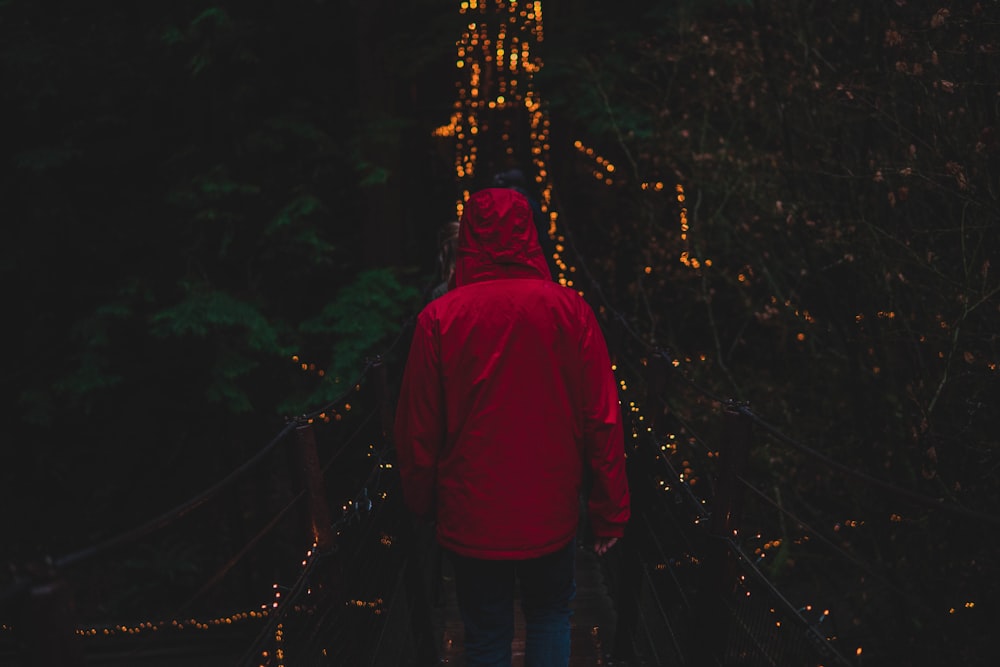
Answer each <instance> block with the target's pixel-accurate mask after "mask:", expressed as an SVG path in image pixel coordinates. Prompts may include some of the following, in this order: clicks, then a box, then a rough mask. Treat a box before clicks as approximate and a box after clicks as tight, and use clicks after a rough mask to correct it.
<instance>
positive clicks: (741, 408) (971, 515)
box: [734, 405, 1000, 526]
mask: <svg viewBox="0 0 1000 667" xmlns="http://www.w3.org/2000/svg"><path fill="white" fill-rule="evenodd" d="M734 409H735V410H737V411H738V412H739V413H741V414H743V415H744V416H746V417H747V418H748V419H750V420H751V421H753V423H754V424H756V425H757V426H760V427H761V428H762V429H764V430H765V431H767V432H768V433H769V434H770V435H771V436H773V437H774V438H776V439H777V440H779V441H781V442H783V443H785V444H786V445H789V446H791V447H793V448H794V449H796V450H798V451H800V452H802V453H804V454H808V455H809V456H811V457H813V458H815V459H817V460H819V461H822V462H823V463H824V464H826V465H827V466H829V467H830V468H832V469H834V470H837V471H838V472H841V473H844V474H846V475H850V476H852V477H856V478H858V479H860V480H862V481H864V482H867V483H868V484H871V485H872V486H877V487H879V488H880V489H883V490H885V491H888V492H890V493H893V494H895V495H897V496H900V497H902V498H905V499H907V500H910V501H912V502H915V503H917V504H920V505H924V506H926V507H930V508H932V509H940V510H945V511H947V512H951V513H952V514H955V515H958V516H962V517H965V518H967V519H976V520H979V521H985V522H986V523H990V524H993V525H995V526H1000V517H996V516H992V515H989V514H984V513H982V512H977V511H975V510H970V509H968V508H965V507H962V506H961V505H955V504H953V503H946V502H944V501H943V500H936V499H934V498H931V497H929V496H925V495H923V494H920V493H915V492H913V491H908V490H907V489H903V488H901V487H898V486H896V485H894V484H891V483H889V482H886V481H883V480H881V479H879V478H877V477H873V476H872V475H869V474H868V473H865V472H861V471H860V470H855V469H854V468H851V467H849V466H846V465H844V464H842V463H839V462H837V461H834V460H833V459H831V458H830V457H829V456H827V455H826V454H823V453H822V452H819V451H816V450H815V449H813V448H812V447H807V446H806V445H803V444H801V443H800V442H798V441H796V440H794V439H793V438H790V437H788V436H787V435H785V434H784V433H782V432H781V431H780V430H778V429H777V428H775V427H773V426H771V425H770V424H768V423H767V422H765V421H764V420H763V419H761V418H760V417H758V416H757V415H756V414H755V413H754V412H753V411H752V410H750V409H749V408H748V407H746V406H745V405H737V406H734Z"/></svg>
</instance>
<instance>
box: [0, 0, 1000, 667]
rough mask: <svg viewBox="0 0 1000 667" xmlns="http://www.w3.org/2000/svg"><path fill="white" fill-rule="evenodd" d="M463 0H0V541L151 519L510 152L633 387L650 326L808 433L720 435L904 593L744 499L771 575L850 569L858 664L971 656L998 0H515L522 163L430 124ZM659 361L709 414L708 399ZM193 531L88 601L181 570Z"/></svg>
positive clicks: (258, 427) (188, 561)
mask: <svg viewBox="0 0 1000 667" xmlns="http://www.w3.org/2000/svg"><path fill="white" fill-rule="evenodd" d="M459 4H460V3H459V2H457V1H456V2H441V1H440V0H409V1H408V2H396V3H391V4H390V3H387V2H383V1H382V0H351V1H337V2H334V1H332V0H328V1H324V0H291V1H289V2H284V3H277V2H209V1H207V0H178V1H170V2H166V1H151V2H141V3H121V2H113V1H111V0H97V1H95V2H88V3H81V2H59V1H57V0H49V1H43V2H29V1H27V0H0V71H2V80H3V82H4V85H3V86H2V88H0V100H2V105H3V108H4V109H5V113H4V116H5V117H6V118H7V121H5V122H4V123H3V124H2V125H0V133H2V145H3V152H2V161H0V170H2V172H0V173H2V178H0V216H2V220H3V223H4V229H5V230H6V232H5V233H7V234H9V236H8V237H7V240H6V242H5V243H3V246H2V250H0V253H2V254H0V271H2V274H3V278H2V282H3V287H4V304H5V311H6V312H7V313H8V315H7V317H6V321H7V322H8V327H10V328H13V329H14V330H15V333H14V335H13V336H12V337H11V338H8V341H9V342H8V344H7V349H8V351H9V352H10V353H11V354H10V356H9V357H8V360H7V361H6V362H5V364H4V371H3V382H2V392H3V393H2V397H0V400H2V405H3V409H4V420H3V422H4V425H5V430H4V433H5V437H4V439H3V447H2V455H0V456H2V458H0V476H2V478H0V531H2V540H0V561H2V562H3V563H5V564H9V565H10V566H11V567H9V568H8V569H9V570H10V573H12V572H14V571H15V570H16V567H15V566H19V565H20V564H24V563H30V562H34V561H38V560H40V559H44V558H45V557H46V556H53V555H58V554H62V553H67V552H70V551H73V550H75V549H79V548H81V547H85V546H86V545H88V544H92V543H95V542H97V541H100V540H102V539H105V538H107V537H108V536H110V535H114V534H116V533H118V532H120V531H123V530H127V529H129V528H131V527H132V526H135V525H137V524H139V523H141V522H143V521H146V520H148V519H149V518H151V517H154V516H156V515H158V514H159V513H161V512H163V511H165V510H167V509H168V508H170V507H172V506H174V505H176V504H178V503H180V502H182V501H184V500H185V499H187V498H190V497H191V496H193V495H194V494H197V493H198V492H199V491H201V490H202V489H204V488H206V487H207V486H209V485H211V484H213V483H214V482H215V481H217V480H218V479H219V478H221V477H223V476H225V475H226V474H227V473H228V472H229V471H230V470H232V469H233V468H234V467H236V466H238V465H239V464H240V463H241V462H243V461H245V460H246V459H247V458H249V457H250V456H252V455H253V453H254V452H255V451H257V450H258V448H259V447H260V446H261V445H262V444H263V443H264V442H266V441H267V440H268V439H269V438H270V437H271V435H273V433H275V432H276V431H277V430H279V429H280V428H281V426H282V424H283V423H285V420H286V419H287V418H288V417H289V416H291V415H299V414H302V413H305V412H308V411H309V410H311V409H313V408H316V407H317V406H321V405H324V404H326V403H327V402H329V401H332V400H334V399H336V398H337V397H338V396H341V395H342V394H343V393H344V391H345V390H346V389H349V388H350V387H351V385H352V383H353V382H354V381H355V378H356V377H357V376H358V374H359V373H360V372H361V369H362V368H363V366H364V364H365V361H366V359H370V357H371V356H372V355H376V354H382V353H384V352H385V350H387V349H390V348H391V349H392V350H393V351H392V353H391V354H390V355H389V357H388V358H387V359H386V361H387V362H388V364H389V365H390V368H393V367H396V366H398V365H399V364H400V363H401V362H402V360H403V359H404V358H405V345H396V346H393V342H394V341H396V340H397V337H398V336H399V335H400V331H401V329H402V327H403V323H404V322H405V321H406V320H407V318H409V317H411V316H412V315H413V314H414V313H415V312H417V311H418V310H419V309H420V307H421V305H422V304H423V303H424V301H425V299H426V295H427V293H428V290H429V289H430V287H432V286H433V284H434V283H435V281H436V279H437V274H436V270H437V267H436V264H435V262H436V252H437V250H436V235H437V233H438V229H439V227H440V226H441V225H442V224H443V223H445V222H447V221H448V220H451V219H454V218H455V215H456V212H455V205H456V201H458V200H459V199H460V198H461V196H462V193H463V192H464V191H468V190H469V189H475V188H476V187H483V186H485V185H487V184H488V179H489V177H490V176H491V174H492V173H493V172H495V171H497V170H500V169H503V168H507V167H510V166H518V167H520V168H522V169H524V170H525V171H527V172H528V175H529V177H530V178H531V179H532V181H533V182H535V183H538V184H542V183H543V181H544V182H546V183H551V189H550V190H548V191H547V193H548V195H550V197H551V198H550V201H549V202H547V203H548V206H549V207H551V209H552V210H554V211H558V218H557V224H558V228H559V231H558V232H557V234H558V236H557V238H556V241H557V242H558V243H559V247H560V249H562V250H563V254H564V257H566V271H567V274H566V276H567V278H568V280H569V281H570V282H571V284H573V286H574V287H579V288H580V289H581V291H583V292H584V294H585V296H586V298H588V300H589V301H591V303H592V305H593V306H594V309H595V311H596V312H597V313H598V315H599V316H600V318H601V321H602V324H604V325H606V328H607V336H608V340H609V346H611V347H612V350H613V355H614V358H615V360H616V363H618V364H619V365H620V366H621V367H622V368H623V369H626V370H628V369H633V368H634V369H635V370H636V373H637V374H638V376H637V377H636V378H635V383H637V384H639V385H642V386H640V387H634V389H637V390H641V389H643V388H645V386H644V383H645V380H644V379H643V378H644V377H645V376H642V373H644V372H646V371H645V370H644V369H645V368H648V364H649V362H650V357H649V354H650V350H662V351H663V352H664V353H665V354H668V355H669V356H670V358H671V359H672V360H673V361H674V363H673V366H674V367H675V372H678V373H682V374H683V375H684V376H685V377H686V378H688V379H690V380H691V382H692V383H695V384H697V385H698V386H700V387H703V388H707V390H708V392H709V393H710V394H713V395H715V396H718V397H725V398H727V399H732V400H735V401H739V402H745V404H747V405H749V406H750V407H751V408H752V409H753V410H754V411H755V412H756V413H757V414H759V415H760V416H761V417H762V418H763V419H765V420H766V421H767V422H768V423H769V424H770V425H771V426H773V427H774V428H775V429H778V430H780V431H781V432H782V433H785V434H787V435H788V436H790V437H791V438H793V439H795V440H796V441H797V442H801V443H805V444H806V445H808V447H810V448H812V449H813V450H815V451H817V452H820V453H822V455H823V456H824V457H826V458H827V459H829V460H830V461H833V462H835V463H836V465H837V466H839V467H840V468H841V469H842V470H840V472H837V473H834V472H831V470H830V468H829V467H825V466H824V465H821V464H818V463H817V462H816V459H815V458H812V457H810V456H808V455H806V454H803V453H802V452H801V451H799V450H797V449H795V448H790V447H786V446H782V444H781V443H780V442H777V441H775V440H773V439H767V438H763V437H760V438H758V439H755V441H754V446H753V449H752V451H751V454H750V462H749V469H750V470H751V471H752V474H753V476H754V479H755V480H757V481H758V489H759V490H760V491H761V492H763V493H765V494H767V495H768V496H769V497H772V498H776V502H777V503H778V504H779V505H781V506H782V507H783V508H785V509H787V510H788V511H790V512H792V513H793V514H794V515H795V516H797V517H799V518H800V519H801V522H802V523H803V524H808V525H810V526H813V527H815V528H817V529H820V530H821V531H822V532H824V533H826V534H827V535H828V539H829V540H830V541H831V543H832V544H835V545H836V546H837V548H838V549H840V550H843V551H846V552H849V553H850V554H851V555H852V557H853V558H856V559H858V560H861V561H863V562H864V563H866V564H867V567H868V568H870V570H873V571H875V572H878V573H879V576H884V577H885V578H886V579H888V580H890V581H891V586H889V587H890V588H892V589H893V590H894V591H896V592H897V593H898V594H899V596H898V599H897V600H895V601H893V602H886V601H884V600H879V599H872V598H871V597H869V596H870V595H871V593H870V592H868V591H866V590H865V587H864V586H862V585H860V584H859V585H858V586H857V587H853V588H839V589H838V587H839V586H842V584H838V583H832V582H835V581H836V580H837V575H838V572H839V571H838V570H837V568H838V567H842V566H840V565H837V564H836V563H835V561H834V559H833V558H829V559H826V558H825V557H823V556H817V555H815V554H813V553H812V552H807V551H806V550H804V549H801V550H800V548H799V546H798V545H799V542H797V541H796V537H797V535H799V530H798V528H797V527H796V526H794V525H791V524H790V523H785V522H783V521H781V520H779V519H778V518H776V517H777V513H774V512H772V511H771V510H769V509H768V508H766V507H764V506H763V504H762V505H761V506H760V507H755V506H751V507H750V508H749V509H748V510H747V511H748V516H749V517H750V518H751V522H752V523H753V524H754V525H755V526H757V527H758V528H759V529H760V530H761V531H762V532H765V533H766V532H768V531H771V534H772V535H773V536H774V541H773V542H772V541H767V540H765V541H766V542H767V547H766V548H765V547H764V546H762V545H758V546H759V547H760V549H761V553H764V552H767V553H766V555H767V558H766V559H764V560H765V566H766V568H767V572H768V574H769V575H770V576H771V577H772V578H773V579H774V580H775V581H778V582H781V583H782V584H783V585H785V586H787V587H788V589H790V590H795V591H810V592H813V591H815V592H817V594H818V595H819V596H820V597H821V599H822V596H824V595H825V596H826V599H827V600H828V602H826V603H825V604H828V605H833V604H834V602H836V603H837V605H838V606H839V607H842V608H843V612H842V618H841V620H840V628H841V630H842V631H843V632H844V633H845V634H852V633H853V634H854V635H856V636H858V637H859V639H858V643H859V644H860V643H863V642H867V643H868V644H869V645H871V644H876V645H877V646H878V649H877V650H878V652H880V653H877V654H876V655H873V656H871V659H870V660H869V659H868V656H867V655H866V656H865V657H866V662H865V664H885V665H890V664H893V665H897V664H898V665H903V664H945V663H946V662H950V661H952V660H953V661H954V662H955V663H962V664H969V665H973V664H989V663H990V662H991V661H990V660H988V659H987V656H988V655H993V656H994V658H995V656H996V655H997V654H998V650H997V649H996V647H995V646H991V645H990V642H989V641H988V637H989V635H990V632H989V629H990V627H991V626H990V625H989V624H987V622H986V620H985V619H987V618H989V617H990V614H991V613H994V612H995V608H994V607H995V605H996V600H995V598H996V596H997V592H998V591H997V582H998V581H1000V578H998V577H997V574H998V570H997V569H996V567H997V555H998V553H1000V545H998V541H997V538H996V533H997V527H998V524H1000V442H998V439H997V438H998V435H997V434H998V433H1000V422H998V419H997V406H998V404H1000V369H998V366H997V365H998V363H1000V341H998V332H1000V277H998V275H1000V274H998V269H1000V254H998V249H1000V29H998V28H1000V3H998V2H997V1H996V0H980V1H969V2H927V1H924V0H892V1H889V0H887V1H885V2H870V1H867V0H828V1H825V2H817V1H811V0H789V1H784V2H779V1H771V0H711V1H706V0H702V1H695V0H671V1H668V0H663V1H661V2H636V1H632V0H625V1H621V2H616V3H605V2H596V1H593V0H586V1H580V2H572V3H571V2H569V1H568V0H546V2H545V3H544V5H545V39H544V41H542V42H541V43H540V44H539V49H540V57H541V58H543V60H544V66H543V67H540V69H539V71H538V72H537V73H536V74H535V76H534V82H533V85H534V89H535V90H536V91H537V92H538V95H539V97H540V99H541V100H542V102H543V104H544V105H545V107H544V108H545V109H546V111H547V114H548V118H549V120H550V126H549V129H548V132H549V135H548V137H549V143H548V145H547V150H548V151H549V160H548V162H547V164H546V166H545V171H546V173H544V174H541V173H539V167H538V163H537V162H535V163H533V162H532V160H531V156H530V155H527V154H521V155H518V154H516V153H515V154H514V155H504V154H500V153H499V152H496V153H490V152H489V145H487V144H485V143H484V145H483V147H481V148H480V151H481V152H482V153H481V156H480V158H481V161H480V164H479V171H478V172H477V173H476V174H474V175H472V176H467V177H465V178H459V177H458V176H457V175H456V171H455V142H454V140H453V139H452V138H450V137H448V136H442V134H441V133H440V132H438V133H436V132H435V130H436V129H437V128H439V127H441V126H444V125H446V124H447V123H448V122H449V117H451V115H452V113H453V110H454V102H455V98H456V83H455V81H456V68H455V60H456V57H455V45H456V39H457V37H458V36H459V35H460V34H461V31H462V30H463V26H464V24H465V23H466V22H467V20H466V19H465V18H463V16H461V15H460V14H459V12H458V11H457V8H458V6H459ZM473 4H475V3H473ZM513 122H514V127H515V128H518V127H520V129H519V130H518V129H515V131H517V132H521V133H523V134H524V135H525V137H526V135H527V132H528V130H527V129H526V128H525V127H523V126H518V125H517V123H518V122H519V121H518V117H516V116H515V117H513ZM525 137H520V138H519V137H518V136H515V137H514V139H513V141H514V144H515V145H517V142H518V141H521V142H522V143H523V144H525V145H526V144H527V139H526V138H525ZM484 140H485V137H484ZM533 194H534V195H535V196H537V197H540V198H541V197H542V196H543V194H545V193H543V192H542V190H541V185H539V188H538V190H537V191H536V192H534V193H533ZM995 263H996V264H998V266H993V264H995ZM670 391H671V392H672V393H669V392H668V395H667V397H666V400H665V403H664V406H663V411H664V412H665V413H668V414H670V415H671V416H673V417H675V418H676V419H678V420H679V421H680V422H681V423H684V424H686V428H687V432H688V433H700V432H705V433H709V434H711V433H713V432H714V430H715V429H716V428H717V426H716V425H715V424H716V422H717V417H718V413H719V410H720V402H719V401H718V400H716V401H713V400H709V399H706V398H704V397H703V396H702V397H700V398H699V397H697V396H695V392H693V391H691V390H690V389H687V390H685V389H682V388H676V389H674V390H670ZM358 400H359V403H357V404H356V405H355V411H358V410H360V409H361V408H362V407H363V405H364V401H365V399H364V398H363V397H359V399H358ZM348 410H351V408H350V407H348ZM341 416H342V417H343V419H344V421H345V422H350V421H351V419H352V418H353V417H352V415H351V414H349V413H347V412H345V413H344V414H343V415H338V419H340V418H341ZM686 463H687V462H686V461H685V465H686ZM845 470H846V471H847V473H846V474H842V473H844V471H845ZM870 480H876V482H877V484H873V483H870ZM879 484H881V486H880V485H879ZM886 489H889V490H886ZM894 490H895V491H899V492H902V494H903V495H902V496H900V495H899V494H898V493H895V494H894ZM915 499H923V500H924V502H918V501H917V500H915ZM751 505H752V503H751ZM938 506H940V507H947V508H949V509H947V510H942V509H940V507H938ZM664 539H665V540H667V541H669V540H670V539H671V538H670V536H669V535H665V536H664ZM189 546H190V545H186V544H175V545H174V546H173V547H172V548H171V549H170V550H160V551H159V553H156V554H149V555H148V556H146V558H147V560H142V558H140V557H138V556H136V557H135V558H134V559H133V560H132V561H131V563H132V565H133V566H134V567H133V569H132V570H131V571H133V572H134V579H133V580H129V579H127V578H126V580H125V583H122V584H121V586H123V587H124V588H125V589H129V588H130V587H132V589H134V590H132V591H131V592H129V590H122V591H118V592H117V594H116V595H105V597H103V598H102V601H101V604H100V605H99V606H98V607H97V608H95V609H94V610H93V614H94V615H102V616H114V614H115V613H118V612H119V611H120V612H122V613H127V614H131V615H135V614H136V613H139V612H137V611H136V608H137V607H136V605H137V604H138V602H139V601H140V600H142V599H143V597H144V596H155V595H156V593H155V592H150V591H151V589H148V588H145V586H146V585H147V583H148V582H147V581H146V580H148V579H149V578H151V577H154V576H157V575H158V574H163V573H165V572H166V573H169V574H170V575H171V576H177V577H180V578H183V577H187V576H193V574H196V573H197V572H199V571H200V570H199V567H200V566H199V560H198V557H196V556H195V555H192V554H193V553H194V552H193V551H192V550H191V549H189V548H188V547H189ZM10 573H5V574H0V585H4V584H7V583H10V581H11V580H12V578H13V576H14V575H13V574H10ZM262 576H263V575H262ZM869 576H870V575H869ZM862 579H864V577H862ZM147 599H148V598H147ZM899 600H910V601H915V602H914V604H913V605H912V606H911V605H909V604H908V603H903V602H900V601H899ZM818 604H824V603H823V602H822V601H820V602H818ZM991 608H994V609H992V611H991ZM87 611H88V610H86V609H84V610H83V613H82V615H83V616H87ZM874 636H877V637H878V639H877V640H874V639H873V637H874ZM852 650H853V649H852ZM879 655H881V656H882V659H881V660H880V659H879ZM924 660H926V662H924ZM858 664H859V665H860V664H861V663H860V662H859V663H858Z"/></svg>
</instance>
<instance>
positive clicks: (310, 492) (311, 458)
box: [294, 424, 333, 551]
mask: <svg viewBox="0 0 1000 667" xmlns="http://www.w3.org/2000/svg"><path fill="white" fill-rule="evenodd" d="M294 451H295V463H296V467H297V469H298V471H299V483H300V484H301V485H302V487H303V488H304V489H305V492H306V502H307V505H308V517H309V524H310V528H311V529H312V538H313V540H314V541H315V542H316V546H317V548H318V549H320V550H321V551H329V550H330V549H332V548H333V528H332V525H331V522H330V508H329V505H328V503H327V498H326V492H325V491H324V489H323V471H322V470H321V469H320V465H319V454H318V453H317V452H316V432H315V430H314V429H313V425H312V424H301V425H300V426H298V427H297V428H296V429H295V449H294Z"/></svg>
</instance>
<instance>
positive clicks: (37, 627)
mask: <svg viewBox="0 0 1000 667" xmlns="http://www.w3.org/2000/svg"><path fill="white" fill-rule="evenodd" d="M18 625H19V626H20V627H19V628H18V634H19V635H20V638H19V639H20V643H21V650H22V652H23V664H24V665H27V666H28V667H54V666H55V665H59V666H60V667H78V666H80V665H83V648H82V646H81V644H80V638H79V637H78V636H77V634H76V626H77V618H76V601H75V599H74V597H73V592H72V590H71V588H70V585H69V583H68V582H67V581H66V580H65V579H60V578H52V579H49V580H47V581H42V582H39V583H37V584H35V585H33V586H32V587H31V588H30V589H29V590H28V591H27V593H26V595H25V598H24V600H23V601H22V606H21V610H20V617H19V622H18Z"/></svg>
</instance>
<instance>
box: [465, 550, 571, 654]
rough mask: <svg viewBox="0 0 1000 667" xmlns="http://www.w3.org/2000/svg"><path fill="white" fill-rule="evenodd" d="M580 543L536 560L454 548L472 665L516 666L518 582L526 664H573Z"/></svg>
mask: <svg viewBox="0 0 1000 667" xmlns="http://www.w3.org/2000/svg"><path fill="white" fill-rule="evenodd" d="M575 550H576V541H575V540H570V542H569V544H567V545H566V546H565V547H563V548H561V549H559V550H558V551H555V552H553V553H551V554H547V555H545V556H541V557H539V558H532V559H530V560H481V559H478V558H468V557H466V556H459V555H458V554H455V553H452V552H449V553H448V556H449V557H450V559H451V562H452V567H453V569H454V571H455V591H456V594H457V596H458V608H459V611H460V612H461V614H462V622H463V623H464V625H465V664H466V665H467V667H510V664H511V643H512V641H513V639H514V581H515V578H516V579H517V581H518V582H519V584H520V593H521V609H522V611H523V612H524V620H525V626H526V637H525V651H524V652H525V667H566V665H568V664H569V646H570V615H571V611H570V602H571V601H572V600H573V597H574V596H575V595H576V582H575V580H574V578H573V567H574V562H573V561H574V558H575V555H576V554H575Z"/></svg>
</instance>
